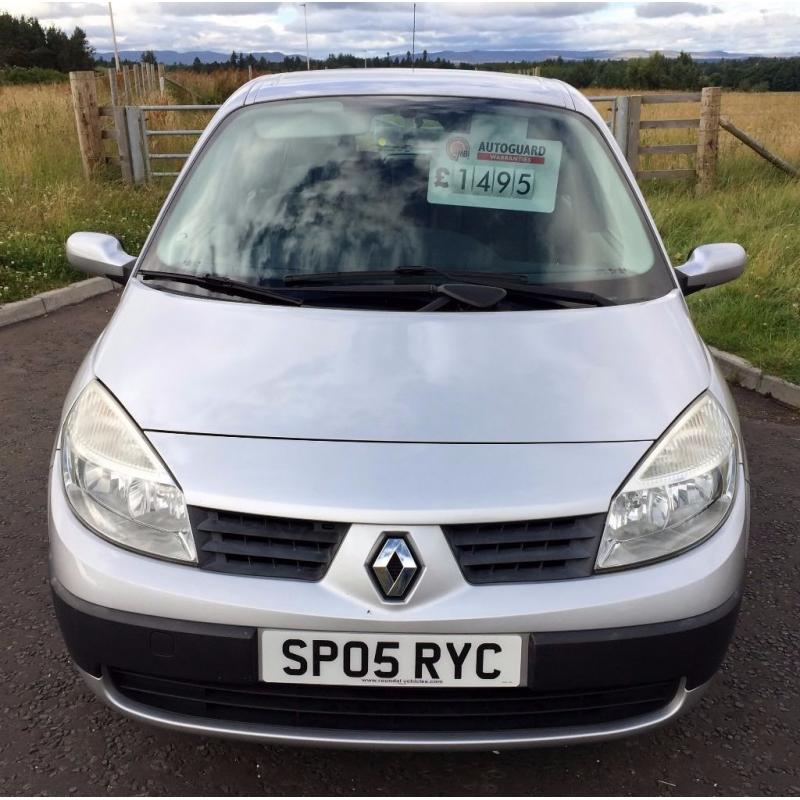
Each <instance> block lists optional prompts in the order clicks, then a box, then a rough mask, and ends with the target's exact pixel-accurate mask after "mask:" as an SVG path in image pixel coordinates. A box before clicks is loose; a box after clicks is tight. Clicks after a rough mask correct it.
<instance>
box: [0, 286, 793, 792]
mask: <svg viewBox="0 0 800 800" xmlns="http://www.w3.org/2000/svg"><path fill="white" fill-rule="evenodd" d="M113 303H114V299H113V297H109V296H105V297H100V298H96V299H94V300H91V301H88V302H86V303H83V304H82V305H80V306H75V307H73V308H68V309H64V310H62V311H60V312H57V313H55V314H53V315H52V316H50V317H47V318H42V319H38V320H32V321H30V322H26V323H22V324H20V325H17V326H13V327H11V328H5V329H2V330H0V565H2V579H0V794H21V793H25V794H68V793H78V794H105V793H115V794H137V793H158V794H201V795H202V794H242V793H246V794H287V793H290V794H320V793H321V794H342V795H344V794H347V795H352V794H476V793H479V794H495V793H497V794H520V793H524V794H556V795H559V794H561V795H564V794H645V795H649V794H664V795H669V794H798V793H800V697H799V691H798V690H799V689H800V672H799V666H800V633H799V632H798V619H799V618H800V602H799V601H800V543H799V542H798V533H800V522H798V520H800V416H798V415H797V414H795V413H794V412H790V411H788V410H786V409H784V408H782V407H781V406H779V405H777V404H776V403H773V402H771V401H769V400H765V399H764V398H762V397H760V396H758V395H754V394H751V393H749V392H745V391H737V392H736V398H737V401H738V403H739V409H740V411H741V414H742V417H743V421H744V431H745V439H746V442H747V448H748V452H749V457H750V464H751V472H752V498H753V521H752V523H753V524H752V538H751V545H750V562H749V570H748V580H747V589H746V592H745V600H744V604H743V608H742V615H741V619H740V623H739V628H738V632H737V635H736V638H735V641H734V643H733V645H732V647H731V650H730V653H729V655H728V658H727V660H726V662H725V665H724V667H723V670H722V673H721V674H720V676H719V678H718V679H717V681H716V683H715V685H714V687H713V689H712V690H711V691H710V692H709V694H708V695H707V696H706V698H705V699H704V701H703V703H702V705H701V706H700V707H699V708H698V709H697V710H696V711H694V712H693V713H692V714H691V715H690V716H688V717H685V718H683V719H681V720H680V721H678V722H677V723H676V724H674V725H673V726H672V727H670V728H667V729H665V730H661V731H657V732H655V733H651V734H646V735H644V736H640V737H638V738H634V739H628V740H622V741H617V742H609V743H606V744H597V745H582V746H579V747H573V748H558V749H549V750H529V751H519V752H503V753H501V754H495V753H491V752H488V753H456V754H436V755H433V754H413V753H412V754H386V753H359V752H333V751H320V750H299V749H298V750H295V749H288V748H278V747H264V746H260V745H255V744H242V743H236V742H225V741H221V740H212V739H203V738H197V737H193V736H189V735H185V734H177V733H168V732H165V731H160V730H157V729H154V728H148V727H144V726H142V725H139V724H137V723H133V722H129V721H127V720H125V719H122V718H121V717H119V716H116V715H115V714H112V713H111V712H109V711H107V710H106V709H105V708H104V707H102V706H101V705H99V704H98V703H97V702H96V701H95V700H94V699H93V698H92V697H91V696H90V695H89V693H88V691H87V690H85V689H84V688H83V687H82V684H81V683H80V682H79V680H78V678H77V676H76V674H75V673H74V672H73V670H72V668H71V667H70V664H69V660H68V658H67V656H66V653H65V651H64V646H63V644H62V642H61V638H60V636H59V634H58V632H57V630H56V626H55V620H54V617H53V613H52V610H51V607H50V600H49V595H48V592H49V590H48V586H47V530H46V511H45V482H46V477H47V467H48V459H49V457H50V451H51V447H52V443H53V436H54V433H55V426H56V422H57V419H58V416H59V409H60V406H61V402H62V398H63V397H64V393H65V392H66V389H67V387H68V385H69V383H70V381H71V379H72V376H73V373H74V372H75V368H76V367H77V365H78V363H79V362H80V360H81V358H82V357H83V354H84V353H85V352H86V350H87V348H88V347H89V345H90V344H91V342H92V340H93V339H94V337H95V336H96V335H97V333H98V332H99V331H100V330H101V329H102V327H103V325H104V324H105V322H106V320H107V319H108V317H109V314H110V312H111V310H112V308H113Z"/></svg>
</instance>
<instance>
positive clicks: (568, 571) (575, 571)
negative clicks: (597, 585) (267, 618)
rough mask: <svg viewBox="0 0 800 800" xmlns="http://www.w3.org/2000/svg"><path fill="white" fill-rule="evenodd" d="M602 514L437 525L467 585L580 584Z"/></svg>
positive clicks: (593, 549)
mask: <svg viewBox="0 0 800 800" xmlns="http://www.w3.org/2000/svg"><path fill="white" fill-rule="evenodd" d="M604 524H605V514H593V515H591V516H586V517H569V518H563V519H561V518H559V519H537V520H530V521H527V522H490V523H484V524H476V525H443V526H442V530H443V531H444V534H445V536H446V537H447V541H448V542H449V544H450V547H451V548H452V550H453V553H454V554H455V557H456V560H457V561H458V565H459V566H460V567H461V572H462V573H463V574H464V577H465V578H466V579H467V581H469V582H470V583H514V582H520V583H521V582H526V581H527V582H531V581H555V580H563V579H565V578H586V577H588V576H589V575H591V574H592V568H593V567H594V560H595V557H596V555H597V548H598V545H599V543H600V537H601V535H602V533H603V525H604Z"/></svg>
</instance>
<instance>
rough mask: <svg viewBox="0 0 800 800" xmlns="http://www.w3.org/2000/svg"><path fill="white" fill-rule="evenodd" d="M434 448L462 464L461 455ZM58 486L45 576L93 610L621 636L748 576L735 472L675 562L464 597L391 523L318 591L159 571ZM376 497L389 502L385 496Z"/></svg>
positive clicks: (351, 539)
mask: <svg viewBox="0 0 800 800" xmlns="http://www.w3.org/2000/svg"><path fill="white" fill-rule="evenodd" d="M289 444H290V445H291V444H294V443H289ZM331 446H332V447H337V446H338V445H331ZM442 447H443V449H445V450H455V451H457V453H462V456H461V457H462V458H463V457H464V455H463V452H462V449H461V447H460V446H453V445H449V446H442ZM379 449H384V448H383V446H379ZM386 452H389V448H388V447H386ZM456 455H457V454H456ZM456 455H454V458H455V457H456ZM209 463H211V464H212V466H211V467H210V468H209V471H211V472H213V471H215V470H216V465H214V464H213V462H209ZM741 469H742V468H741V467H740V470H741ZM221 473H222V470H220V471H219V472H218V473H217V474H221ZM295 474H301V473H295ZM55 477H56V480H51V484H50V532H51V546H50V559H51V562H50V563H51V569H52V574H53V575H54V576H55V577H56V578H57V579H58V581H59V582H60V583H61V584H62V586H64V588H65V589H66V590H67V591H68V592H71V593H72V594H74V595H75V596H77V597H79V598H81V599H82V600H85V601H87V602H89V603H94V604H95V605H99V606H104V607H106V608H113V609H118V610H121V611H130V612H133V613H138V614H150V615H154V616H160V617H168V618H171V619H179V620H190V621H199V622H216V623H224V624H229V625H249V626H252V627H257V628H281V629H286V630H300V631H302V630H306V631H322V630H329V631H354V632H355V631H365V632H367V631H369V632H383V631H395V632H397V633H402V632H424V633H451V634H456V633H489V634H490V633H525V632H531V631H533V632H540V633H543V632H546V631H547V632H551V631H580V630H590V629H605V628H618V627H627V626H633V625H646V624H650V623H656V622H669V621H674V620H680V619H686V618H687V617H693V616H696V615H698V614H703V613H705V612H708V611H712V610H714V609H716V608H719V607H720V606H721V605H723V604H724V603H725V602H726V601H727V600H728V599H729V598H730V597H731V596H732V595H733V594H734V593H735V592H736V591H737V590H738V589H739V586H740V584H741V581H742V575H743V572H744V563H745V549H746V538H745V533H744V532H745V531H746V529H747V513H748V511H747V509H748V505H747V502H746V498H747V487H746V484H745V482H744V480H743V475H742V473H741V472H740V476H739V492H738V493H737V496H736V498H735V500H734V503H733V506H732V509H731V512H730V514H729V516H728V518H727V519H726V521H725V523H724V524H723V525H722V527H721V528H720V529H719V531H717V533H716V534H714V535H713V536H711V537H710V538H709V539H707V540H706V541H705V542H704V543H703V544H701V545H698V546H697V547H695V548H694V549H692V550H689V551H688V552H686V553H683V554H682V555H679V556H676V557H674V558H670V559H666V560H664V561H661V562H659V563H656V564H651V565H649V566H645V567H638V568H636V569H627V570H621V571H619V572H613V573H606V574H598V575H594V576H592V577H590V578H581V579H576V580H571V581H567V582H565V581H547V582H541V583H529V584H497V585H486V586H471V585H469V584H468V583H467V582H466V581H465V580H464V578H463V576H462V574H461V571H460V570H459V568H458V565H457V563H456V561H455V559H454V558H453V554H452V552H451V550H450V547H449V545H448V544H447V540H446V539H445V536H444V534H443V533H442V531H441V529H440V527H439V526H438V525H435V524H425V525H421V524H418V525H411V524H409V525H403V526H402V528H399V527H398V524H397V520H396V519H391V518H387V519H385V520H384V521H383V522H382V523H376V524H354V525H352V526H351V528H350V530H349V531H348V533H347V536H345V538H344V541H343V542H342V544H341V546H340V547H339V550H338V551H337V553H336V556H335V557H334V559H333V562H332V563H331V566H330V568H329V570H328V572H327V574H326V575H325V577H324V578H323V579H322V580H320V581H318V582H316V583H313V582H305V581H286V580H270V579H266V578H249V577H241V576H237V575H226V574H222V573H215V572H211V571H208V570H201V569H198V568H197V567H194V566H187V565H182V564H174V563H170V562H166V561H159V560H157V559H154V558H149V557H147V556H143V555H137V554H135V553H131V552H129V551H127V550H123V549H122V548H120V547H117V546H115V545H113V544H111V543H109V542H107V541H105V540H103V539H100V538H99V537H98V536H96V535H95V534H93V533H92V532H91V531H89V530H88V529H87V528H86V527H85V526H84V525H82V524H81V523H80V522H79V521H78V520H77V518H76V517H75V515H74V514H73V513H72V511H71V509H70V507H69V505H68V503H67V500H66V497H65V495H64V490H63V487H62V484H61V480H60V479H59V476H58V474H56V476H55ZM351 480H352V479H351ZM353 482H354V483H356V482H357V481H355V480H353ZM295 483H296V484H301V485H305V488H306V496H307V497H308V498H309V500H310V499H311V498H312V497H313V495H314V490H315V485H314V484H313V483H311V482H305V481H303V480H296V481H295ZM401 485H402V483H401ZM264 486H268V483H265V484H264ZM261 491H262V493H264V492H265V491H267V490H266V489H264V488H262V490H261ZM380 497H382V498H390V497H391V485H390V486H388V487H387V488H385V489H384V491H383V494H381V495H380ZM464 502H468V498H467V497H466V495H464ZM387 505H388V503H387ZM234 507H235V506H234ZM388 516H389V514H388V512H387V517H388ZM479 519H485V517H484V516H483V515H481V517H479ZM397 530H403V531H404V532H405V533H407V535H408V536H410V537H411V538H412V540H413V543H414V548H415V551H416V553H417V555H418V557H419V559H420V561H421V562H422V563H423V564H424V565H425V569H424V571H423V573H422V574H421V575H420V576H419V578H418V579H417V581H416V582H415V583H414V585H413V587H412V590H411V592H410V593H409V595H408V597H407V599H406V600H405V601H404V602H402V603H397V602H393V601H390V600H387V599H385V598H384V597H383V595H382V593H381V592H380V591H379V589H378V587H377V586H376V585H375V582H374V581H373V580H372V578H371V576H370V574H369V572H368V570H367V569H365V564H368V563H369V562H370V558H371V557H372V556H374V553H375V551H376V549H377V547H378V546H379V542H380V541H381V540H382V539H383V538H384V536H385V535H386V533H387V532H391V531H397Z"/></svg>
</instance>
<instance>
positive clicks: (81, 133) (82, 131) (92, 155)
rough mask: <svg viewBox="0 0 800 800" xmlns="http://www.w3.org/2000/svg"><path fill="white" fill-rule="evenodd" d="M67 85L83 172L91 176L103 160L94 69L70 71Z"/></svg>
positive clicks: (88, 176)
mask: <svg viewBox="0 0 800 800" xmlns="http://www.w3.org/2000/svg"><path fill="white" fill-rule="evenodd" d="M69 87H70V90H71V91H72V107H73V108H74V109H75V125H76V127H77V129H78V146H79V147H80V151H81V161H82V162H83V172H84V175H86V177H87V178H91V177H92V174H93V173H94V171H95V170H96V169H97V167H98V166H99V165H100V164H101V163H102V162H103V143H102V140H101V137H100V109H99V108H98V105H97V79H96V78H95V74H94V71H93V70H83V71H80V72H70V74H69Z"/></svg>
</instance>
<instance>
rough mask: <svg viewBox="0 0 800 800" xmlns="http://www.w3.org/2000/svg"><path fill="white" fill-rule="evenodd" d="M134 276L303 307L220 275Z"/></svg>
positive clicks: (158, 272) (156, 272)
mask: <svg viewBox="0 0 800 800" xmlns="http://www.w3.org/2000/svg"><path fill="white" fill-rule="evenodd" d="M136 275H137V276H138V277H140V278H144V279H145V280H160V281H174V282H175V283H188V284H191V285H192V286H201V287H203V288H204V289H210V290H211V291H214V292H219V293H220V294H229V295H232V296H233V297H245V298H247V299H249V300H256V301H258V302H260V303H282V304H283V305H287V306H301V305H303V301H302V300H300V299H298V298H297V297H292V296H291V295H288V294H284V293H283V291H282V290H281V289H268V288H267V287H266V286H257V285H256V284H255V283H248V282H247V281H239V280H236V279H235V278H226V277H224V276H222V275H210V274H205V275H192V274H191V273H188V272H163V271H161V270H155V269H140V270H139V271H138V272H137V273H136Z"/></svg>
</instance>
